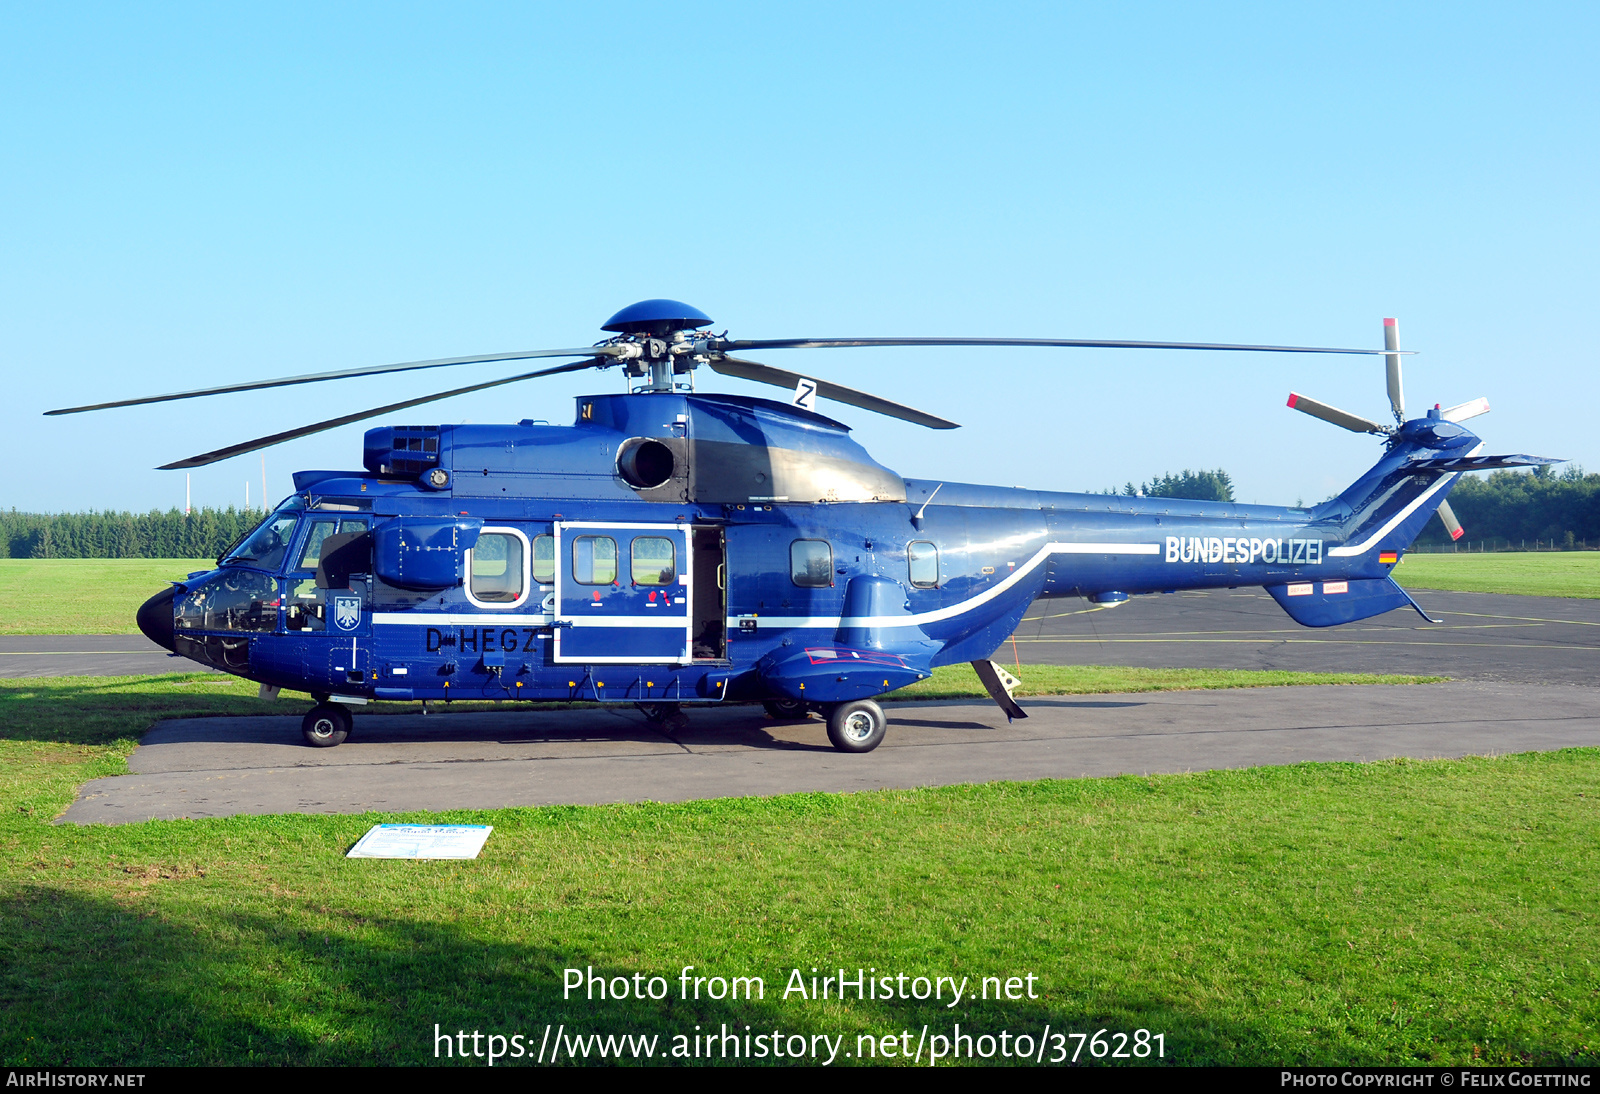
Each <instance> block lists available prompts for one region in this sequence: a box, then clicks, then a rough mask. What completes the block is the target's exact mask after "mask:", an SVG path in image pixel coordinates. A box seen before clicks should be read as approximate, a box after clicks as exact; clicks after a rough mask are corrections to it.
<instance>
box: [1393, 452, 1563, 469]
mask: <svg viewBox="0 0 1600 1094" xmlns="http://www.w3.org/2000/svg"><path fill="white" fill-rule="evenodd" d="M1565 462H1566V461H1565V460H1558V459H1555V458H1553V457H1550V456H1445V457H1442V458H1440V459H1435V460H1412V461H1411V462H1410V463H1408V464H1406V469H1407V470H1414V471H1493V470H1495V469H1496V468H1499V467H1542V466H1544V465H1545V464H1551V463H1565Z"/></svg>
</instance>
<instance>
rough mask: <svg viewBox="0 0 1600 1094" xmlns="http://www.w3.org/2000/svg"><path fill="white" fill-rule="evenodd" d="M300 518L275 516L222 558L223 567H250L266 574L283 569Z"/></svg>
mask: <svg viewBox="0 0 1600 1094" xmlns="http://www.w3.org/2000/svg"><path fill="white" fill-rule="evenodd" d="M295 520H296V514H294V513H273V514H272V515H271V516H269V517H267V519H266V520H264V521H262V522H261V523H260V524H258V525H256V528H255V531H253V532H251V533H250V534H249V535H247V536H245V537H244V541H243V542H242V543H240V544H239V545H238V546H237V547H235V548H233V549H232V550H230V551H229V552H228V553H227V554H225V555H223V556H222V559H221V560H220V565H223V566H229V565H246V564H248V565H250V566H257V567H259V568H261V569H263V570H276V569H278V568H279V567H280V566H282V565H283V556H284V552H285V551H287V550H288V549H289V540H290V539H292V538H294V525H295Z"/></svg>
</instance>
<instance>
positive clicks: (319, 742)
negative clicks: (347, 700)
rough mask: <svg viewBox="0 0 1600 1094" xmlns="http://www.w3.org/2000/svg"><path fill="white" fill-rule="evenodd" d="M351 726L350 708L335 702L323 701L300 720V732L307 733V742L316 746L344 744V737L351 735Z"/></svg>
mask: <svg viewBox="0 0 1600 1094" xmlns="http://www.w3.org/2000/svg"><path fill="white" fill-rule="evenodd" d="M350 726H351V718H350V712H349V711H348V710H346V709H345V708H344V707H342V706H339V705H337V704H335V703H322V704H319V705H318V706H314V707H312V708H311V709H310V711H308V712H307V713H306V716H305V718H304V719H303V720H302V721H301V722H300V732H301V733H303V734H305V738H306V744H308V745H312V746H314V747H316V748H332V747H333V746H334V745H337V744H343V743H344V739H345V738H346V737H348V736H350Z"/></svg>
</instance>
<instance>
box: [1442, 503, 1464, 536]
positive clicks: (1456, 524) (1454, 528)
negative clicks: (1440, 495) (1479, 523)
mask: <svg viewBox="0 0 1600 1094" xmlns="http://www.w3.org/2000/svg"><path fill="white" fill-rule="evenodd" d="M1439 519H1440V520H1442V521H1444V530H1445V531H1446V532H1449V533H1450V538H1451V539H1460V538H1461V533H1462V532H1463V531H1464V530H1465V529H1463V528H1462V527H1461V522H1460V521H1459V520H1457V519H1456V512H1455V510H1454V509H1452V508H1450V503H1449V502H1447V501H1441V502H1440V503H1439Z"/></svg>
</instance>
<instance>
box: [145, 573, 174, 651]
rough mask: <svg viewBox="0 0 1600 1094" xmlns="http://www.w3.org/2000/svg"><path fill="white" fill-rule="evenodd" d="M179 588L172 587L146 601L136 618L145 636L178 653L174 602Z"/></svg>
mask: <svg viewBox="0 0 1600 1094" xmlns="http://www.w3.org/2000/svg"><path fill="white" fill-rule="evenodd" d="M179 591H180V590H179V588H178V586H176V585H172V586H169V587H167V588H166V589H163V590H162V591H161V592H159V593H157V594H156V595H155V596H152V597H151V598H150V599H149V600H146V601H145V602H144V604H143V605H142V606H141V607H140V608H139V614H138V616H136V617H135V619H136V622H138V624H139V629H140V630H141V631H143V632H144V636H145V637H146V638H148V639H150V641H152V642H154V643H155V644H156V645H158V646H164V647H166V648H167V649H169V650H173V651H174V652H176V648H175V647H174V645H173V641H172V601H173V599H174V598H175V597H176V596H177V595H178V593H179Z"/></svg>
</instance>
